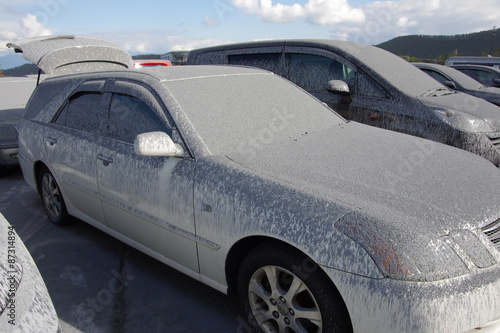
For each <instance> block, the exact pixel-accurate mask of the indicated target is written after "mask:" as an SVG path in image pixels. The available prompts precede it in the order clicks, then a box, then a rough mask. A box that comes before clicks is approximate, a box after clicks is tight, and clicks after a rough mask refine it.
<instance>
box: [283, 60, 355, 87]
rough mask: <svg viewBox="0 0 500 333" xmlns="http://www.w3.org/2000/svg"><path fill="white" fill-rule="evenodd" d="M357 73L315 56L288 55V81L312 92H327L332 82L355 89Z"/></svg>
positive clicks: (335, 61) (339, 63)
mask: <svg viewBox="0 0 500 333" xmlns="http://www.w3.org/2000/svg"><path fill="white" fill-rule="evenodd" d="M355 76H356V71H355V70H354V69H353V68H351V67H349V66H347V65H344V64H342V63H341V62H339V61H337V60H335V59H332V58H328V57H323V56H319V55H313V54H294V53H291V54H288V79H289V80H290V81H292V82H293V83H295V84H296V85H298V86H300V87H302V88H304V89H305V90H307V91H310V92H323V91H326V90H327V87H328V82H329V81H330V80H342V81H344V82H346V83H347V84H348V85H349V88H350V89H351V91H352V90H353V89H354V82H355Z"/></svg>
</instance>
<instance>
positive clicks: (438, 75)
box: [413, 63, 500, 112]
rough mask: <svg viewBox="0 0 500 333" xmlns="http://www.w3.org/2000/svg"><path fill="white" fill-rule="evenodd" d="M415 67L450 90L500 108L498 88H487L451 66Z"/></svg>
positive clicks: (426, 64) (423, 64) (418, 64)
mask: <svg viewBox="0 0 500 333" xmlns="http://www.w3.org/2000/svg"><path fill="white" fill-rule="evenodd" d="M413 65H415V66H416V67H417V68H420V69H421V70H422V71H423V72H424V73H427V74H429V75H430V76H431V77H432V78H434V79H436V80H437V81H439V82H440V83H442V84H443V85H445V86H447V87H448V88H451V89H453V90H457V91H461V92H464V93H466V94H469V95H472V96H476V97H479V98H482V99H484V100H487V101H488V102H490V103H493V104H495V105H497V106H500V89H498V88H494V87H488V86H485V85H484V84H482V83H481V82H479V81H476V80H474V79H473V78H471V77H470V76H468V75H466V74H464V73H462V72H460V71H459V70H456V69H455V68H452V67H449V66H443V65H438V64H428V63H413ZM499 112H500V109H499Z"/></svg>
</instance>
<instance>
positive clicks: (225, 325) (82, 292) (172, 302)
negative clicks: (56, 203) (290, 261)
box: [0, 168, 248, 333]
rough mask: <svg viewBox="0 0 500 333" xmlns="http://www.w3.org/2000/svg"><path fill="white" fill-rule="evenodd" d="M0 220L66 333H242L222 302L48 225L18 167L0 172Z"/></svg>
mask: <svg viewBox="0 0 500 333" xmlns="http://www.w3.org/2000/svg"><path fill="white" fill-rule="evenodd" d="M0 213H2V214H3V215H4V217H5V218H6V219H7V220H8V221H9V223H10V224H11V225H13V226H14V227H15V228H16V231H17V233H18V234H19V237H21V239H22V240H23V242H24V243H25V245H26V247H27V249H28V250H29V252H30V253H31V255H32V257H33V259H34V261H35V263H36V264H37V266H38V269H39V270H40V273H41V275H42V277H43V278H44V280H45V283H46V285H47V289H48V291H49V293H50V296H51V298H52V301H53V303H54V307H55V309H56V311H57V314H58V317H59V322H60V327H61V330H62V332H63V333H66V332H93V333H105V332H177V333H180V332H207V333H208V332H214V333H215V332H217V333H222V332H248V330H247V329H246V325H245V322H244V320H243V318H242V317H241V314H240V312H239V305H238V302H237V300H236V299H235V298H232V297H228V296H226V295H223V294H221V293H219V292H217V291H215V290H213V289H211V288H210V287H208V286H205V285H204V284H202V283H200V282H197V281H195V280H193V279H191V278H189V277H187V276H185V275H183V274H181V273H179V272H177V271H175V270H174V269H171V268H170V267H168V266H166V265H164V264H162V263H160V262H158V261H156V260H155V259H152V258H150V257H148V256H147V255H145V254H143V253H141V252H139V251H137V250H135V249H133V248H131V247H130V246H128V245H126V244H124V243H122V242H120V241H117V240H115V239H114V238H112V237H110V236H108V235H107V234H105V233H103V232H101V231H100V230H98V229H95V228H94V227H92V226H90V225H88V224H86V223H84V222H82V221H79V220H75V221H74V223H72V224H71V225H69V226H66V227H58V226H55V225H53V224H51V223H50V222H49V221H48V220H47V218H46V216H45V213H44V211H43V208H42V206H41V203H40V200H39V197H38V195H37V194H36V193H35V192H34V191H33V190H32V189H31V188H30V187H29V186H28V185H26V183H25V182H24V180H23V177H22V173H21V171H20V169H19V168H13V169H0Z"/></svg>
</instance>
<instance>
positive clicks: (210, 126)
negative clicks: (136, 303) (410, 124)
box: [18, 43, 500, 333]
mask: <svg viewBox="0 0 500 333" xmlns="http://www.w3.org/2000/svg"><path fill="white" fill-rule="evenodd" d="M24 48H29V43H28V44H25V46H23V47H18V49H19V50H22V49H24ZM84 61H85V60H84ZM95 65H96V64H93V66H95ZM107 66H108V64H107V63H103V64H102V67H103V69H106V67H107ZM112 66H114V64H113V65H112ZM77 67H78V66H76V65H75V68H77ZM83 67H85V65H83ZM19 138H20V147H19V149H20V151H19V155H20V165H21V168H22V170H23V174H24V177H25V179H26V182H27V183H28V184H29V185H31V186H32V187H33V188H34V189H35V190H36V191H38V193H39V194H40V196H41V199H42V202H43V206H44V208H45V210H46V212H47V215H48V217H49V219H50V220H51V221H52V222H54V223H56V224H64V223H67V222H68V220H69V218H70V216H74V217H77V218H79V219H81V220H83V221H85V222H87V223H89V224H91V225H93V226H94V227H96V228H98V229H100V230H103V231H104V232H107V233H109V234H110V235H112V236H114V237H116V238H118V239H120V240H122V241H123V242H125V243H127V244H129V245H131V246H133V247H135V248H137V249H139V250H140V251H143V252H144V253H147V254H148V255H150V256H152V257H154V258H156V259H158V260H160V261H161V262H164V263H165V264H167V265H170V266H172V267H174V268H176V269H178V270H179V271H181V272H183V273H185V274H187V275H188V276H190V277H192V278H193V279H196V280H199V281H201V282H203V283H205V284H207V285H209V286H211V287H213V288H215V289H217V290H219V291H220V292H223V293H233V292H234V293H237V294H239V297H240V299H241V303H242V305H243V309H244V311H245V314H244V317H243V318H245V320H248V325H251V326H252V327H254V329H255V331H258V332H384V333H387V332H466V331H471V332H475V330H474V329H475V328H479V327H481V328H483V329H486V328H489V329H493V330H494V329H496V330H498V329H499V328H500V298H499V297H498V295H500V244H499V241H500V186H499V185H500V172H499V171H498V169H497V168H496V167H495V166H494V165H493V164H491V163H490V162H488V161H486V160H485V159H483V158H480V157H478V156H476V155H474V154H471V153H468V152H465V151H463V150H460V149H455V148H452V147H449V146H446V145H442V144H439V143H436V142H433V141H427V140H424V139H420V138H417V137H414V136H409V135H405V134H401V133H397V132H391V131H386V130H382V129H378V128H375V127H371V126H366V125H363V124H359V123H356V122H347V121H345V120H344V119H343V118H342V117H340V116H339V115H337V114H336V113H334V112H332V110H331V109H330V108H328V107H326V106H325V105H324V104H322V103H321V102H320V101H318V100H317V99H316V98H314V97H313V96H311V95H310V94H308V93H306V92H304V91H303V90H301V89H300V88H297V87H296V86H295V85H293V84H292V83H290V82H288V81H287V80H285V79H283V78H281V77H280V76H278V75H275V74H273V73H271V72H267V71H263V70H258V69H251V68H243V67H230V66H227V67H226V66H179V67H175V66H174V67H165V68H142V69H140V70H135V69H127V68H124V69H123V70H106V71H102V72H99V71H95V69H92V70H91V71H87V72H82V73H78V74H68V75H61V76H54V77H51V78H48V79H46V80H45V81H44V82H43V83H41V84H40V85H39V86H38V88H37V89H36V90H35V92H34V94H33V95H32V97H31V99H30V101H29V103H28V106H27V109H26V113H25V115H24V117H23V119H22V121H21V124H20V133H19ZM159 297H162V296H161V295H159Z"/></svg>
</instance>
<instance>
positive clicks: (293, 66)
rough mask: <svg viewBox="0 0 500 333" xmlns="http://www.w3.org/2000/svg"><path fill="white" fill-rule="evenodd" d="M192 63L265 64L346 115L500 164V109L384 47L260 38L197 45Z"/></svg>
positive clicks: (327, 41)
mask: <svg viewBox="0 0 500 333" xmlns="http://www.w3.org/2000/svg"><path fill="white" fill-rule="evenodd" d="M187 63H188V64H190V65H204V64H231V65H244V66H252V67H259V68H263V69H267V70H270V71H272V72H274V73H276V74H279V75H281V76H283V77H285V78H287V79H288V80H290V81H292V82H294V83H295V84H297V85H298V86H300V87H302V88H303V89H305V90H307V91H308V92H310V93H311V94H313V95H314V96H316V97H317V98H318V99H320V100H321V101H323V102H325V103H327V104H328V105H329V106H330V107H331V108H333V109H334V110H335V111H337V112H338V113H339V114H341V115H342V116H344V117H345V118H346V119H349V120H354V121H357V122H361V123H365V124H368V125H373V126H377V127H381V128H385V129H389V130H393V131H398V132H403V133H407V134H411V135H415V136H419V137H423V138H427V139H430V140H433V141H438V142H442V143H445V144H448V145H451V146H455V147H458V148H461V149H465V150H467V151H471V152H473V153H476V154H478V155H480V156H483V157H485V158H486V159H488V160H490V161H491V162H492V163H494V164H495V165H496V166H499V165H500V152H499V149H500V109H499V108H498V107H497V106H495V105H493V104H491V103H488V102H486V101H484V100H482V99H479V98H476V97H473V96H469V95H467V94H464V93H459V92H455V91H453V90H451V89H449V88H447V87H446V86H444V85H442V84H440V83H439V82H437V81H435V80H434V79H432V78H431V77H429V76H428V75H426V74H425V73H423V72H422V71H420V70H419V69H417V68H416V67H414V66H413V65H411V64H410V63H408V62H406V61H405V60H403V59H401V58H400V57H398V56H396V55H394V54H392V53H389V52H387V51H384V50H382V49H380V48H377V47H373V46H368V45H362V44H356V43H351V42H343V41H334V40H281V41H261V42H249V43H239V44H229V45H222V46H214V47H209V48H204V49H198V50H193V51H191V53H190V56H189V59H188V62H187Z"/></svg>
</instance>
